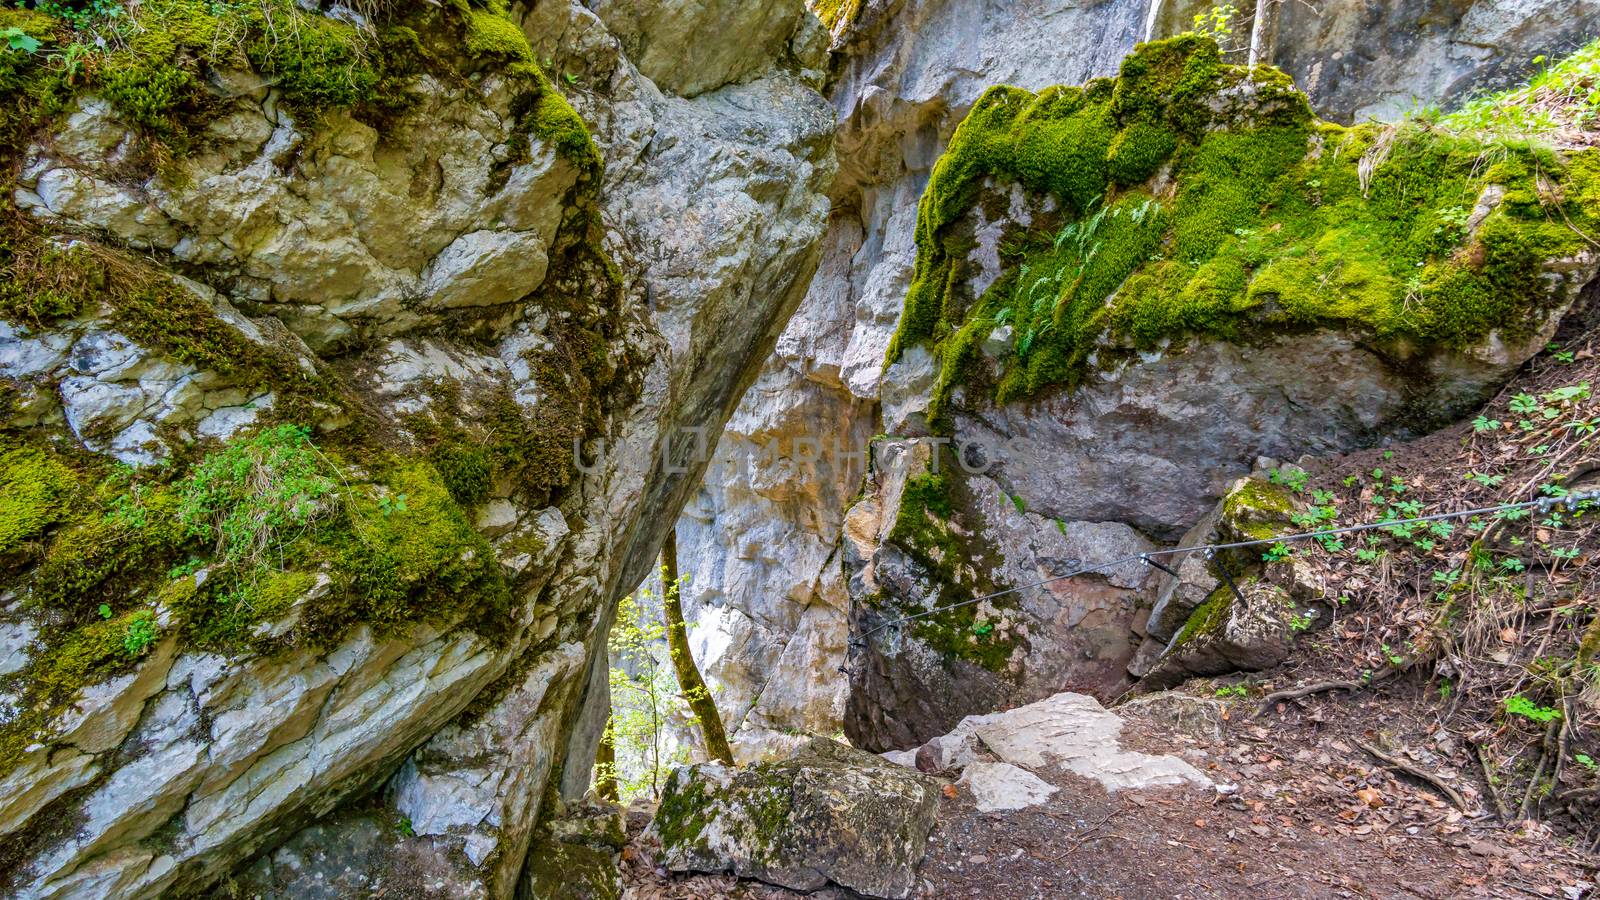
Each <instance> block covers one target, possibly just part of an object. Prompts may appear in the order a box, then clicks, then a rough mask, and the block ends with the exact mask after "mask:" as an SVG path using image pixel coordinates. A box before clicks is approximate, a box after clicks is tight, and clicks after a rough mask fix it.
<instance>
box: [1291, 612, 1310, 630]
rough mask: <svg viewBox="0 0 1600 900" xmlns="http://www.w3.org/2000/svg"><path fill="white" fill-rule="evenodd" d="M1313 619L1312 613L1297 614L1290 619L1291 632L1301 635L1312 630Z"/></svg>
mask: <svg viewBox="0 0 1600 900" xmlns="http://www.w3.org/2000/svg"><path fill="white" fill-rule="evenodd" d="M1312 621H1314V620H1313V618H1312V616H1311V614H1310V613H1297V614H1295V615H1294V616H1292V617H1291V618H1290V619H1289V630H1290V631H1292V632H1294V633H1295V634H1299V633H1301V632H1303V631H1306V630H1308V629H1310V628H1311V623H1312Z"/></svg>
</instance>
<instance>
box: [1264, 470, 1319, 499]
mask: <svg viewBox="0 0 1600 900" xmlns="http://www.w3.org/2000/svg"><path fill="white" fill-rule="evenodd" d="M1310 478H1311V476H1310V475H1308V474H1307V473H1306V470H1304V469H1273V470H1272V471H1271V472H1269V473H1268V474H1267V479H1268V480H1269V481H1271V482H1272V483H1273V484H1281V485H1283V486H1284V487H1286V488H1288V489H1289V490H1291V491H1294V492H1295V493H1296V494H1298V493H1300V492H1302V491H1304V490H1305V489H1306V482H1307V481H1308V480H1309V479H1310Z"/></svg>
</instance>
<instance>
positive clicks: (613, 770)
mask: <svg viewBox="0 0 1600 900" xmlns="http://www.w3.org/2000/svg"><path fill="white" fill-rule="evenodd" d="M612 725H613V720H611V719H607V720H606V730H605V733H603V734H601V735H600V749H599V750H598V751H596V752H595V757H594V767H595V768H596V769H598V770H599V771H598V773H597V774H598V775H599V777H598V778H596V779H595V785H594V792H595V795H596V796H598V797H599V798H600V799H601V800H604V801H606V802H608V803H619V802H621V793H620V792H619V791H618V790H617V742H616V738H615V737H614V736H613V732H612V730H611V729H612Z"/></svg>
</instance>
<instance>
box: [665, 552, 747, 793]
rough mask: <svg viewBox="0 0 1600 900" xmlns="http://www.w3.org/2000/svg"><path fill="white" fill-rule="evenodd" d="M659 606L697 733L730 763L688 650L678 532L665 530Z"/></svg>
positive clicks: (717, 717) (722, 732)
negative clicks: (680, 574) (680, 584)
mask: <svg viewBox="0 0 1600 900" xmlns="http://www.w3.org/2000/svg"><path fill="white" fill-rule="evenodd" d="M661 592H662V598H661V606H662V609H663V610H665V612H666V616H667V649H668V650H669V651H670V652H671V654H672V668H673V671H675V672H677V674H678V687H679V688H681V689H682V690H683V696H684V699H686V700H688V701H689V709H690V710H691V711H692V712H693V713H694V717H695V719H696V720H697V721H698V722H699V724H700V736H701V737H702V738H703V739H704V740H705V744H706V755H708V756H710V757H711V758H712V759H715V760H717V761H719V762H722V763H726V764H727V765H730V766H731V765H733V748H731V747H729V746H728V733H727V732H726V731H725V730H723V727H722V716H721V715H720V714H719V713H718V712H717V704H716V701H715V700H713V699H711V692H710V691H709V690H707V689H706V681H705V679H704V678H701V677H700V668H699V667H698V666H696V665H695V664H694V656H693V655H692V654H690V652H689V627H688V626H687V625H686V624H684V621H683V601H682V599H680V598H679V596H678V534H677V531H676V530H672V531H668V532H667V542H666V544H664V545H662V547H661Z"/></svg>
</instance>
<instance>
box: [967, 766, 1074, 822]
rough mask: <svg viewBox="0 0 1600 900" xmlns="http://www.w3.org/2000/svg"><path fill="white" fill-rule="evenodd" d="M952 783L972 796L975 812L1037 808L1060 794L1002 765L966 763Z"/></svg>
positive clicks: (1033, 777) (1032, 776)
mask: <svg viewBox="0 0 1600 900" xmlns="http://www.w3.org/2000/svg"><path fill="white" fill-rule="evenodd" d="M956 783H957V784H959V785H961V786H962V787H964V788H966V789H967V790H968V791H970V792H972V799H973V801H974V802H976V804H977V806H978V812H1003V811H1007V810H1013V809H1027V808H1028V807H1030V806H1039V805H1041V804H1043V803H1046V802H1048V801H1049V799H1050V798H1051V797H1052V796H1054V795H1055V793H1056V791H1059V790H1061V789H1060V788H1058V787H1056V786H1055V785H1053V784H1050V783H1049V782H1047V781H1045V780H1044V779H1043V778H1040V777H1039V776H1037V775H1035V774H1033V773H1032V772H1029V771H1028V770H1027V769H1021V768H1018V767H1016V766H1013V765H1012V764H1010V763H1003V762H1002V763H995V762H983V761H977V762H972V763H969V764H968V765H967V768H966V770H965V771H963V772H962V773H961V780H960V781H958V782H956Z"/></svg>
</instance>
